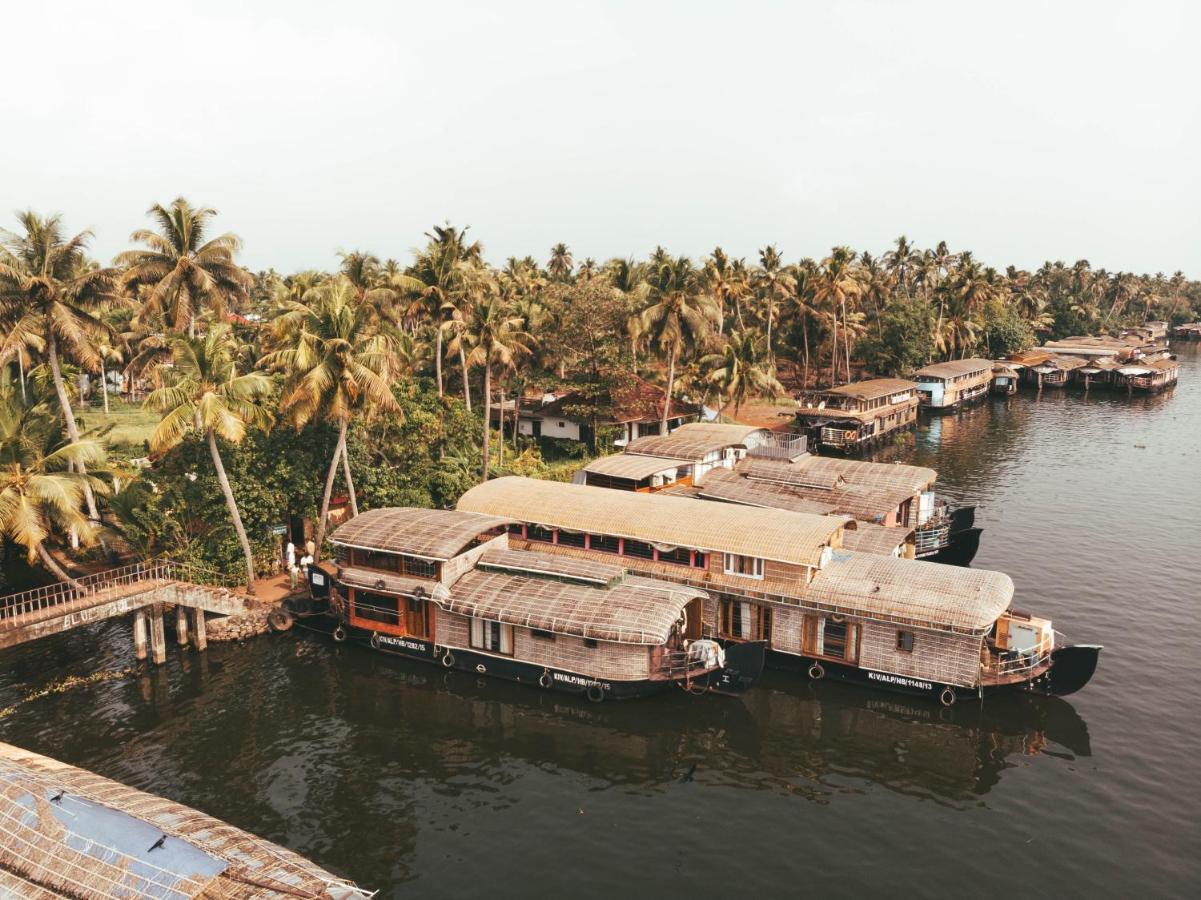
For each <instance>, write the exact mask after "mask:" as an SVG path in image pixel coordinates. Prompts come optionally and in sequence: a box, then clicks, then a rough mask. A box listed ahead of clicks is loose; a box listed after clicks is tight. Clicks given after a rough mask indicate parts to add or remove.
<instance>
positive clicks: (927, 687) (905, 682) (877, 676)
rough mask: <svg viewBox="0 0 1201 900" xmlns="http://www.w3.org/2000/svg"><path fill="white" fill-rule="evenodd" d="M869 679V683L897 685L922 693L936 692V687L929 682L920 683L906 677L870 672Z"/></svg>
mask: <svg viewBox="0 0 1201 900" xmlns="http://www.w3.org/2000/svg"><path fill="white" fill-rule="evenodd" d="M867 678H868V680H869V681H881V682H883V683H884V684H895V685H899V686H901V687H908V688H917V689H918V690H922V691H932V690H934V685H932V684H931V683H930V682H928V681H920V680H918V679H916V678H906V677H905V676H904V675H887V674H885V673H883V672H868V673H867Z"/></svg>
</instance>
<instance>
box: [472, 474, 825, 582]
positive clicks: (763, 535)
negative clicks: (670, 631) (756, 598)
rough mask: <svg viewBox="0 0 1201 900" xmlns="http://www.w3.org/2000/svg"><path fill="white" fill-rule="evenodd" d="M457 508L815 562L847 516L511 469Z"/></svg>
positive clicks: (475, 490)
mask: <svg viewBox="0 0 1201 900" xmlns="http://www.w3.org/2000/svg"><path fill="white" fill-rule="evenodd" d="M459 509H460V510H466V511H468V512H478V513H485V514H489V515H496V516H505V517H508V518H511V519H515V520H517V521H519V522H526V523H530V524H535V525H541V526H543V527H545V528H562V529H566V530H568V531H576V532H590V533H593V534H606V535H612V536H614V537H623V538H629V539H631V540H637V541H646V542H648V543H653V544H658V545H663V546H672V547H688V548H691V549H695V550H706V551H716V552H724V553H737V554H741V555H744V556H757V557H760V558H761V559H772V560H777V561H779V562H785V563H793V564H797V565H805V566H816V565H818V564H819V562H820V561H821V555H822V549H823V548H824V547H826V546H828V545H829V544H830V542H831V540H834V539H835V537H836V535H838V534H839V532H840V531H842V530H843V528H844V526H845V520H844V519H840V518H835V517H831V516H816V515H806V514H804V513H797V512H788V511H786V510H780V509H762V510H760V509H751V508H749V507H743V506H735V505H732V504H717V503H705V502H702V501H699V500H693V499H689V498H684V497H672V496H664V495H662V494H639V493H635V492H633V491H612V490H606V489H604V488H598V487H587V486H584V485H577V484H564V483H561V482H555V481H539V480H537V479H533V478H519V477H517V476H512V475H511V476H507V477H505V478H496V479H493V480H491V481H486V482H484V483H483V484H480V485H477V486H476V487H473V488H472V489H471V490H469V491H468V492H467V493H466V494H464V495H463V496H462V497H461V498H460V499H459Z"/></svg>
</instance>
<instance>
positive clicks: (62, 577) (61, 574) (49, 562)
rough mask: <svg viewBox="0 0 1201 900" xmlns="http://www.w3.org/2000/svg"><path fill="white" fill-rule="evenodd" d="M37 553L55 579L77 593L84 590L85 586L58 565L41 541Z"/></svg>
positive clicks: (38, 543)
mask: <svg viewBox="0 0 1201 900" xmlns="http://www.w3.org/2000/svg"><path fill="white" fill-rule="evenodd" d="M37 552H38V559H39V560H41V563H42V565H43V566H45V567H46V568H47V569H49V570H50V573H51V574H52V575H53V576H54V577H55V578H57V579H58V580H59V581H65V582H67V583H68V584H70V585H71V587H73V588H75V590H77V591H82V590H83V585H81V584H80V583H79V582H78V581H76V580H75V579H74V578H72V577H71V576H70V575H68V574H67V572H66V570H65V569H64V568H63V567H62V566H60V565H59V564H58V560H56V559H55V558H54V557H53V556H51V555H50V551H49V550H47V549H46V547H45V545H44V544H43V543H42V542H41V541H38V542H37Z"/></svg>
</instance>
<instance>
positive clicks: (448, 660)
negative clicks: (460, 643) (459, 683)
mask: <svg viewBox="0 0 1201 900" xmlns="http://www.w3.org/2000/svg"><path fill="white" fill-rule="evenodd" d="M454 664H455V657H454V654H453V653H451V652H450V648H449V647H448V648H446V652H445V653H443V654H442V665H444V666H445V667H446V668H448V669H449V668H450V667H451V666H453V665H454Z"/></svg>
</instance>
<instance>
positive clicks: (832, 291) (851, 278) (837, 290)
mask: <svg viewBox="0 0 1201 900" xmlns="http://www.w3.org/2000/svg"><path fill="white" fill-rule="evenodd" d="M854 263H855V254H854V252H853V251H852V250H851V248H850V247H835V248H834V249H833V250H831V251H830V255H829V256H827V257H826V258H825V259H823V260H822V263H821V268H820V269H819V270H818V272H817V283H816V286H815V290H814V294H813V297H814V301H815V303H816V304H817V306H818V307H819V308H821V307H825V309H824V311H823V314H824V315H825V316H826V317H827V318H828V320H829V322H830V384H832V385H833V384H837V383H838V326H839V322H840V321H841V322H842V323H843V326H844V330H843V345H844V349H845V355H846V372H847V380H848V381H850V379H851V351H850V339H849V337H848V333H849V329H848V328H847V327H846V326H847V324H848V323H849V322H850V317H849V315H848V310H847V300H848V299H849V300H851V303H852V305H853V304H854V301H855V300H856V299H857V298H858V297H859V296H860V294H861V293H862V290H863V287H862V285H861V284H860V283H859V280H858V279H857V278H856V277H855V268H854Z"/></svg>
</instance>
